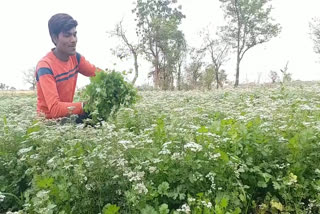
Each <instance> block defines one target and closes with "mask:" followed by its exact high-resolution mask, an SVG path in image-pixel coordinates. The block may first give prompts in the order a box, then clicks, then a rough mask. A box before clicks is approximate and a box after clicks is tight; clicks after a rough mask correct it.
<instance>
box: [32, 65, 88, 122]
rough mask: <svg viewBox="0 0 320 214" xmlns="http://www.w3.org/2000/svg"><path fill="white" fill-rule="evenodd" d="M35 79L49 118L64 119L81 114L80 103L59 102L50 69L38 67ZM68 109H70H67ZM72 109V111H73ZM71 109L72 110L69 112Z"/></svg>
mask: <svg viewBox="0 0 320 214" xmlns="http://www.w3.org/2000/svg"><path fill="white" fill-rule="evenodd" d="M36 78H37V81H38V83H39V84H38V87H40V88H41V91H42V93H43V97H44V99H45V103H46V104H47V107H48V109H49V112H50V115H47V116H49V117H50V118H58V117H65V116H68V115H70V114H71V113H72V114H83V109H82V103H80V102H78V103H72V102H61V101H60V98H59V94H58V90H57V85H56V81H55V79H54V76H53V73H52V71H51V69H49V68H46V67H40V68H39V69H38V70H37V73H36ZM68 107H70V108H68ZM73 107H74V109H73ZM70 109H73V110H70Z"/></svg>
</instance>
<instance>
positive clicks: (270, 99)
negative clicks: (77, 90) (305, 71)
mask: <svg viewBox="0 0 320 214" xmlns="http://www.w3.org/2000/svg"><path fill="white" fill-rule="evenodd" d="M139 95H140V99H139V100H138V102H137V103H136V104H135V105H134V106H132V107H131V108H121V109H120V110H119V111H118V112H117V113H116V114H115V115H113V117H111V118H110V119H109V120H108V121H105V122H102V124H100V125H99V126H97V127H90V126H88V127H84V125H77V124H75V123H74V119H75V118H74V117H71V118H65V119H63V120H59V121H55V120H47V121H46V120H44V119H42V118H38V117H37V116H36V112H35V109H36V95H35V94H32V93H31V94H28V93H27V94H25V93H20V94H16V93H0V213H12V212H14V213H30V214H33V213H34V214H51V213H52V214H53V213H58V214H69V213H73V214H82V213H86V214H87V213H89V214H91V213H92V214H97V213H101V214H116V213H125V214H127V213H129V214H131V213H133V214H135V213H142V214H169V213H170V214H180V213H187V214H209V213H214V214H240V213H261V214H262V213H283V214H285V213H310V214H311V213H320V83H317V82H309V83H292V84H291V85H285V86H283V85H276V86H273V87H255V88H250V89H244V88H242V89H241V88H238V89H223V90H219V91H207V92H205V91H185V92H176V91H174V92H169V91H168V92H166V91H146V92H139Z"/></svg>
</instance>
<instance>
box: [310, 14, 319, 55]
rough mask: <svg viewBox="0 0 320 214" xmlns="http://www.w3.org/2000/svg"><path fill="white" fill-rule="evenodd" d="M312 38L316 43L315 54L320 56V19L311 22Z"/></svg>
mask: <svg viewBox="0 0 320 214" xmlns="http://www.w3.org/2000/svg"><path fill="white" fill-rule="evenodd" d="M310 29H311V38H312V40H313V42H314V47H313V48H314V52H316V53H317V54H320V18H313V20H312V22H310Z"/></svg>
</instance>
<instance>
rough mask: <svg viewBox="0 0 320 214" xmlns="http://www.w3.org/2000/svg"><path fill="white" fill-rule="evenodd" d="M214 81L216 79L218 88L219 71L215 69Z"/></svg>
mask: <svg viewBox="0 0 320 214" xmlns="http://www.w3.org/2000/svg"><path fill="white" fill-rule="evenodd" d="M215 73H216V81H217V89H219V71H218V70H216V72H215Z"/></svg>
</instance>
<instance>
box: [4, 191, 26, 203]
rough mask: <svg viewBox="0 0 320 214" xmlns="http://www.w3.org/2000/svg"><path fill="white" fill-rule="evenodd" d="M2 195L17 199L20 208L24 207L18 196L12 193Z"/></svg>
mask: <svg viewBox="0 0 320 214" xmlns="http://www.w3.org/2000/svg"><path fill="white" fill-rule="evenodd" d="M0 195H7V196H11V197H13V198H14V199H16V200H17V201H18V204H19V205H20V206H22V204H23V202H22V201H21V199H20V198H18V197H17V196H16V195H14V194H12V193H5V192H1V193H0Z"/></svg>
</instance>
